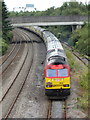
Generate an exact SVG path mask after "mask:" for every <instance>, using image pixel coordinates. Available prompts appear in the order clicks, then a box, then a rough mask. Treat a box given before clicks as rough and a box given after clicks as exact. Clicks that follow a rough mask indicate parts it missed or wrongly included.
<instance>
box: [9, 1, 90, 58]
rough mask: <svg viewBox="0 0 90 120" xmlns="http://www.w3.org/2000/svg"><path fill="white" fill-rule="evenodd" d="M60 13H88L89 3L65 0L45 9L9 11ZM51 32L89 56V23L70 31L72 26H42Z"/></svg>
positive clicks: (42, 13) (89, 10) (19, 14)
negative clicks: (56, 5)
mask: <svg viewBox="0 0 90 120" xmlns="http://www.w3.org/2000/svg"><path fill="white" fill-rule="evenodd" d="M60 15H90V4H89V5H87V4H83V3H82V2H80V3H79V2H65V3H64V4H63V5H62V6H61V7H59V8H55V7H54V6H53V7H51V8H49V9H47V10H46V11H33V12H28V11H26V12H23V11H20V12H19V13H18V12H10V16H60ZM44 28H46V29H48V30H50V31H51V32H53V33H54V34H55V35H56V36H57V37H58V39H60V41H65V42H68V43H69V44H70V45H72V46H73V47H75V48H76V49H78V50H79V51H80V52H82V53H83V54H86V55H89V56H90V47H89V44H90V36H89V34H88V33H89V32H88V30H89V24H85V25H83V26H82V28H81V29H78V30H75V31H73V33H72V26H46V27H44Z"/></svg>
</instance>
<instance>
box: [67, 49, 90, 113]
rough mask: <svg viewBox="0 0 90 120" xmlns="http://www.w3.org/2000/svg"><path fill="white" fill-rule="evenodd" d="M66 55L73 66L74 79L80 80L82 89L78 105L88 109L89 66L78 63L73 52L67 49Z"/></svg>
mask: <svg viewBox="0 0 90 120" xmlns="http://www.w3.org/2000/svg"><path fill="white" fill-rule="evenodd" d="M65 51H66V55H67V57H68V62H69V64H70V67H71V74H72V79H73V82H74V81H78V83H79V86H80V87H79V89H80V91H81V93H79V94H80V97H78V103H77V105H78V107H79V108H81V109H83V110H84V111H86V110H87V109H88V94H89V93H88V90H89V88H88V83H89V80H90V79H89V78H90V75H89V72H88V68H87V67H86V66H83V65H82V64H80V63H78V62H77V60H75V58H74V57H73V55H72V52H70V51H68V50H65Z"/></svg>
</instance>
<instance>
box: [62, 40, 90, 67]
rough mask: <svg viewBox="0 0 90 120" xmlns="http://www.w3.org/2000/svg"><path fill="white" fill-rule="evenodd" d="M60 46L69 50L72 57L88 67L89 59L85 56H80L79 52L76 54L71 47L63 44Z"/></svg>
mask: <svg viewBox="0 0 90 120" xmlns="http://www.w3.org/2000/svg"><path fill="white" fill-rule="evenodd" d="M62 45H63V46H64V47H65V48H67V49H69V50H70V51H72V53H73V55H74V56H76V57H77V58H78V59H79V60H80V61H81V62H83V63H84V64H85V65H86V66H87V67H89V62H90V59H89V58H88V57H87V56H85V55H83V56H82V55H81V54H80V53H79V52H76V51H75V50H74V49H73V48H72V47H71V46H69V45H68V44H67V43H65V42H63V43H62Z"/></svg>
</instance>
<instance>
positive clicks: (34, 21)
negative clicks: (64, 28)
mask: <svg viewBox="0 0 90 120" xmlns="http://www.w3.org/2000/svg"><path fill="white" fill-rule="evenodd" d="M9 19H10V20H11V23H12V25H13V26H16V27H19V26H31V25H37V26H51V25H76V26H77V25H79V26H81V25H83V24H84V23H85V22H88V21H89V19H90V16H87V15H82V16H80V15H71V16H70V15H69V16H20V17H11V18H9Z"/></svg>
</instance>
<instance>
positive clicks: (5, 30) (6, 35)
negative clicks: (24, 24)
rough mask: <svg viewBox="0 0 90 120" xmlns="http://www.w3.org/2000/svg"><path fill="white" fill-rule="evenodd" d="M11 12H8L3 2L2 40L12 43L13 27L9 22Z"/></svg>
mask: <svg viewBox="0 0 90 120" xmlns="http://www.w3.org/2000/svg"><path fill="white" fill-rule="evenodd" d="M8 16H9V12H8V11H7V8H6V5H5V2H2V38H3V39H5V40H7V42H10V37H11V35H10V31H11V30H12V26H11V24H10V21H9V20H8Z"/></svg>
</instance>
